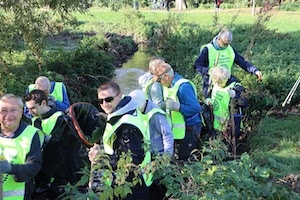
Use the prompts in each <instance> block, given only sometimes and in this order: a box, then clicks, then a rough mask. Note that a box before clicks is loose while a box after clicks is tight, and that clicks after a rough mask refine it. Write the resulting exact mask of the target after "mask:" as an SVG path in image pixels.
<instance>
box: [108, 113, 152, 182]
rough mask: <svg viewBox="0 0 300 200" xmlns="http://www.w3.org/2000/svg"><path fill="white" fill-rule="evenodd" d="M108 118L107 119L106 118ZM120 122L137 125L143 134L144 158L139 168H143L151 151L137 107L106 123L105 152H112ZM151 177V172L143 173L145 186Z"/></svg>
mask: <svg viewBox="0 0 300 200" xmlns="http://www.w3.org/2000/svg"><path fill="white" fill-rule="evenodd" d="M108 120H109V119H108ZM122 124H131V125H133V126H135V127H137V128H138V129H139V130H140V131H141V133H142V134H143V141H144V143H145V144H144V145H143V148H144V152H145V156H144V160H143V161H142V163H141V164H140V167H141V168H145V167H146V166H147V165H148V164H149V163H150V162H151V153H150V135H149V132H148V131H147V129H146V126H145V124H144V122H143V118H142V113H141V111H139V110H138V109H136V111H135V112H134V114H132V115H130V114H125V115H123V116H122V117H121V118H120V119H119V121H118V122H117V123H116V124H114V125H111V124H110V123H106V127H105V131H104V134H103V146H104V151H105V153H107V154H109V155H113V154H114V149H113V144H114V141H115V139H116V135H115V131H116V130H117V129H118V128H119V127H120V126H121V125H122ZM152 177H153V174H146V173H143V178H144V181H145V183H146V185H147V186H150V185H151V184H152ZM106 184H111V181H107V182H106Z"/></svg>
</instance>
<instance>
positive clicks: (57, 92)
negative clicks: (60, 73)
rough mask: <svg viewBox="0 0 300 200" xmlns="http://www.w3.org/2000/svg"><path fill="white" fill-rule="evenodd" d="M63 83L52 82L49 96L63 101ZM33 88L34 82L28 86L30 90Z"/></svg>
mask: <svg viewBox="0 0 300 200" xmlns="http://www.w3.org/2000/svg"><path fill="white" fill-rule="evenodd" d="M63 87H64V85H63V83H62V82H54V88H53V91H52V92H51V93H50V95H51V96H53V97H54V98H55V100H56V101H59V102H63V98H64V95H63ZM34 89H35V84H30V85H29V86H28V91H29V92H31V91H32V90H34Z"/></svg>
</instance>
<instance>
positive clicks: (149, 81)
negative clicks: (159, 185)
mask: <svg viewBox="0 0 300 200" xmlns="http://www.w3.org/2000/svg"><path fill="white" fill-rule="evenodd" d="M152 83H153V82H152V79H150V80H148V81H147V83H146V84H145V86H144V87H143V88H142V91H143V92H144V93H145V95H146V99H149V98H150V97H149V92H150V87H151V86H152Z"/></svg>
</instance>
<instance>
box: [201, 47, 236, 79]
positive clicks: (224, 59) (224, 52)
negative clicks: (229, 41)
mask: <svg viewBox="0 0 300 200" xmlns="http://www.w3.org/2000/svg"><path fill="white" fill-rule="evenodd" d="M204 46H206V47H207V49H208V61H209V68H212V67H214V65H215V62H216V58H217V57H218V56H217V55H218V54H219V57H218V62H217V65H216V66H223V67H226V68H227V69H228V70H229V72H230V74H231V70H232V66H233V63H234V58H235V53H234V51H233V48H232V47H231V46H230V45H228V47H227V48H226V49H220V50H217V49H215V47H214V46H213V45H212V44H211V43H209V44H206V45H204Z"/></svg>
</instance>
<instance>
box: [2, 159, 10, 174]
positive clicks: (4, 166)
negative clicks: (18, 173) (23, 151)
mask: <svg viewBox="0 0 300 200" xmlns="http://www.w3.org/2000/svg"><path fill="white" fill-rule="evenodd" d="M9 172H11V164H10V163H9V162H7V160H1V161H0V173H9Z"/></svg>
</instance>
